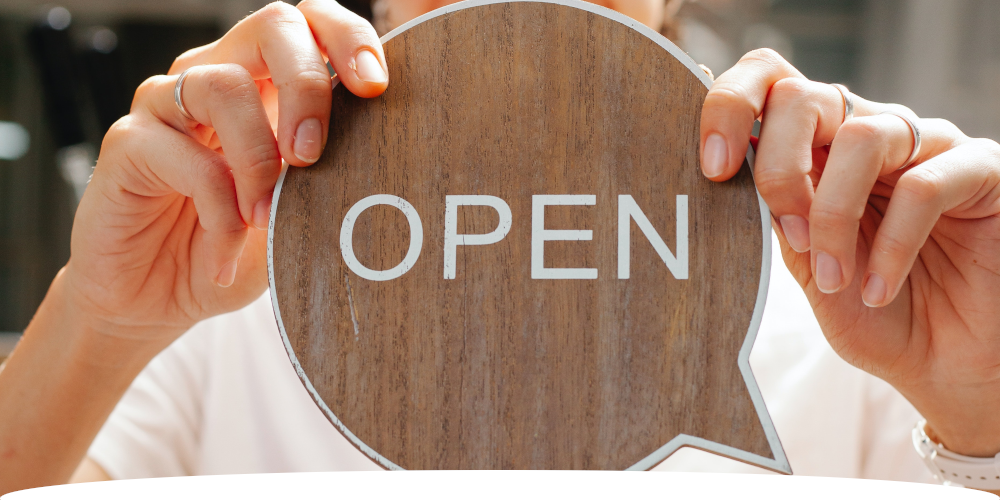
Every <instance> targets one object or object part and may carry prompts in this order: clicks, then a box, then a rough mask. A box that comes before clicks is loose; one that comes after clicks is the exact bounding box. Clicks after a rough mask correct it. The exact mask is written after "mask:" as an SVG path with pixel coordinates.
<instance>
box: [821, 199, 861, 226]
mask: <svg viewBox="0 0 1000 500" xmlns="http://www.w3.org/2000/svg"><path fill="white" fill-rule="evenodd" d="M858 219H860V215H859V216H855V214H853V213H851V210H850V209H849V208H848V207H845V206H843V205H842V204H837V203H834V202H829V201H824V200H820V199H816V200H814V201H813V205H812V207H811V208H810V209H809V225H810V226H811V227H813V228H815V229H816V230H817V231H839V230H843V229H850V228H853V226H854V224H855V223H857V221H858Z"/></svg>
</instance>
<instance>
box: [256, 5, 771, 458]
mask: <svg viewBox="0 0 1000 500" xmlns="http://www.w3.org/2000/svg"><path fill="white" fill-rule="evenodd" d="M383 42H384V43H385V53H386V58H387V61H388V65H389V75H390V77H391V83H390V85H389V89H388V91H387V92H386V93H385V94H384V95H383V96H381V97H379V98H376V99H370V100H366V99H361V98H358V97H355V96H353V95H351V94H350V93H349V92H348V91H347V90H346V89H344V88H343V87H342V86H338V87H336V88H334V91H333V111H332V121H331V125H330V135H329V137H330V139H329V142H328V144H327V147H326V150H325V152H324V153H323V156H322V158H320V160H319V162H317V163H316V164H315V165H314V166H312V167H309V168H294V167H292V168H289V169H288V170H287V171H286V173H285V174H284V175H283V177H282V179H281V181H280V182H279V184H278V187H277V189H276V191H275V197H274V199H275V202H274V204H273V208H272V210H273V213H272V217H271V220H272V226H271V231H270V236H269V238H270V248H269V259H270V269H269V271H270V279H271V294H272V295H271V296H272V300H273V301H274V310H275V314H276V316H277V321H278V326H279V329H280V331H281V334H282V336H283V337H284V340H285V345H286V347H287V349H288V354H289V357H290V358H291V360H292V363H293V364H294V365H295V367H296V369H297V370H298V373H299V376H300V377H301V379H302V381H303V383H304V385H305V386H306V388H307V389H308V390H309V392H310V393H311V394H312V397H313V398H314V399H315V401H316V403H317V404H318V405H319V406H320V407H321V408H322V410H323V411H324V412H325V413H326V415H327V417H328V418H329V419H330V421H331V422H332V423H333V424H334V425H336V426H337V428H338V429H339V430H340V431H341V432H343V433H344V435H345V436H347V438H348V439H349V440H350V441H351V442H353V443H354V444H355V445H356V446H357V447H358V448H359V449H361V450H362V451H363V452H364V453H366V454H368V456H370V457H371V458H372V459H373V460H375V461H377V462H378V463H379V464H381V465H382V466H383V467H386V468H389V469H648V468H650V467H652V466H654V465H656V464H657V463H659V462H660V461H662V460H663V459H665V458H666V457H667V456H669V455H670V454H671V453H673V452H674V451H676V450H677V449H678V448H680V447H681V446H692V447H696V448H701V449H704V450H707V451H710V452H713V453H717V454H721V455H725V456H729V457H733V458H736V459H738V460H742V461H745V462H749V463H753V464H757V465H760V466H762V467H765V468H768V469H772V470H777V471H782V472H790V469H789V466H788V461H787V460H786V459H785V456H784V453H783V451H782V449H781V445H780V443H779V442H778V438H777V436H776V434H775V432H774V428H773V426H772V425H771V421H770V418H769V417H768V415H767V411H766V409H765V408H764V404H763V401H762V399H761V397H760V393H759V391H758V389H757V386H756V384H755V383H754V380H753V376H752V374H751V372H750V367H749V363H748V357H749V354H750V348H751V347H752V345H753V339H754V336H755V335H756V332H757V326H758V324H759V322H760V317H761V313H762V311H763V306H764V300H765V296H766V293H767V277H768V274H769V267H770V241H771V240H770V219H769V218H768V216H767V214H768V211H767V207H765V206H764V204H763V202H762V201H761V200H760V198H759V197H758V196H757V193H756V191H755V188H754V184H753V178H752V173H751V171H750V166H749V161H748V164H746V165H744V168H743V170H742V171H741V172H740V174H739V175H737V176H736V177H735V178H734V179H733V180H731V181H729V182H726V183H722V184H716V183H712V182H710V181H708V180H706V179H705V178H704V177H703V176H702V175H701V173H700V170H699V165H698V161H699V160H698V148H699V146H698V136H699V131H698V127H699V115H700V111H701V106H702V102H703V100H704V98H705V94H706V92H707V86H708V84H709V83H710V82H709V81H708V79H707V78H706V76H705V75H704V74H703V72H702V71H701V70H700V69H699V68H698V67H697V66H696V65H695V64H694V63H693V62H692V61H691V60H690V59H689V58H688V57H687V56H686V55H685V54H684V53H683V52H682V51H680V50H679V49H678V48H677V47H675V46H674V45H672V44H671V43H670V42H669V41H667V40H666V39H664V38H663V37H661V36H660V35H658V34H656V33H655V32H653V31H651V30H649V29H647V28H645V27H644V26H642V25H640V24H639V23H637V22H635V21H633V20H631V19H629V18H626V17H624V16H621V15H619V14H617V13H615V12H613V11H610V10H608V9H604V8H601V7H597V6H595V5H593V4H590V3H584V2H577V1H567V0H561V1H555V0H549V1H530V2H522V1H514V2H499V1H484V0H479V1H470V2H462V3H460V4H456V5H452V6H450V7H446V8H444V9H440V10H437V11H434V12H432V13H431V14H428V15H427V16H424V17H421V18H419V19H417V20H415V21H414V22H411V23H409V24H407V25H405V26H403V27H401V28H400V29H398V30H396V31H394V32H392V33H390V34H389V35H387V36H386V37H385V38H384V39H383Z"/></svg>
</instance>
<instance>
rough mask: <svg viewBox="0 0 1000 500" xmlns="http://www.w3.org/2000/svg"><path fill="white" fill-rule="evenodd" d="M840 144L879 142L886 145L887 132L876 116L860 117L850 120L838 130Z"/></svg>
mask: <svg viewBox="0 0 1000 500" xmlns="http://www.w3.org/2000/svg"><path fill="white" fill-rule="evenodd" d="M835 140H836V141H837V142H838V143H840V144H847V145H859V144H878V145H884V144H885V142H886V134H885V130H884V129H883V127H882V126H881V125H880V124H879V122H878V119H876V118H875V117H869V116H864V117H858V118H855V119H853V120H848V121H847V122H845V123H844V124H843V125H841V126H840V129H839V130H837V137H836V139H835Z"/></svg>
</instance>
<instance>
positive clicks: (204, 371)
mask: <svg viewBox="0 0 1000 500" xmlns="http://www.w3.org/2000/svg"><path fill="white" fill-rule="evenodd" d="M773 248H774V249H775V251H774V256H773V258H772V272H771V282H770V293H769V296H768V301H767V306H766V308H765V310H764V317H763V321H762V324H761V329H760V332H759V333H758V337H757V341H756V344H755V345H754V348H753V351H752V353H751V356H750V365H751V367H752V368H753V372H754V375H755V377H756V379H757V382H758V384H759V385H760V389H761V393H762V395H763V397H764V402H765V403H766V405H767V409H768V412H769V413H770V415H771V418H772V420H773V422H774V426H775V429H776V430H777V432H778V437H779V438H780V439H781V442H782V445H783V446H784V449H785V453H786V455H787V456H788V460H789V462H790V464H791V466H792V470H793V472H794V473H795V474H802V475H815V476H836V477H855V478H869V479H888V480H898V481H917V482H933V479H932V478H931V476H930V473H929V472H928V471H927V469H926V468H925V466H924V464H923V462H921V461H920V459H919V458H918V457H917V456H916V454H915V452H914V450H913V447H912V445H911V444H910V430H911V429H912V428H913V424H914V423H915V422H916V421H917V419H918V418H919V417H918V414H917V412H916V410H914V409H913V407H912V406H911V405H910V404H909V403H908V402H907V401H906V400H905V399H904V398H903V397H902V396H900V395H899V393H898V392H896V391H895V390H894V389H893V388H892V387H891V386H889V385H888V384H887V383H885V382H883V381H882V380H879V379H878V378H875V377H873V376H871V375H869V374H867V373H865V372H862V371H861V370H858V369H856V368H854V367H852V366H850V365H848V364H847V363H846V362H844V361H843V360H841V359H840V358H839V357H838V356H837V355H836V354H835V353H834V352H833V350H832V349H831V348H830V346H829V344H827V343H826V340H825V339H824V338H823V334H822V332H821V331H820V328H819V325H818V324H817V323H816V319H815V317H814V316H813V314H812V309H811V308H810V306H809V303H808V302H807V300H806V297H805V294H804V293H803V292H802V290H801V289H800V288H799V286H798V284H797V283H796V282H795V280H794V279H793V278H792V276H791V274H790V273H789V272H788V270H787V269H786V268H785V266H784V263H783V261H782V259H781V255H780V253H779V252H778V250H777V249H778V242H777V240H776V239H775V240H774V241H773ZM88 454H89V456H90V457H91V458H92V459H93V460H94V461H96V462H97V463H98V464H100V465H101V466H102V467H103V468H104V470H105V471H106V472H107V473H108V474H109V475H110V476H111V477H112V478H115V479H133V478H144V477H162V476H179V475H202V474H238V473H264V472H306V471H329V470H378V469H379V467H378V466H376V465H375V464H374V463H373V462H372V461H370V460H369V459H368V458H367V457H365V456H364V455H363V454H362V453H361V452H359V451H358V450H357V449H355V448H354V447H353V446H352V445H351V444H350V443H349V442H348V441H347V440H346V439H345V438H344V437H343V436H342V435H341V434H340V433H339V432H337V431H336V430H335V429H334V427H333V425H331V424H330V423H329V422H328V421H327V420H326V417H325V416H324V415H323V414H322V413H321V412H320V410H319V409H318V408H317V407H316V405H315V403H313V401H312V399H310V397H309V395H308V394H307V393H306V390H305V389H304V388H303V386H302V383H301V382H300V381H299V379H298V377H297V376H296V375H295V371H294V370H293V368H292V365H291V363H290V362H289V361H288V356H287V354H286V353H285V349H284V346H283V345H282V342H281V338H280V336H279V334H278V330H277V327H276V325H275V320H274V313H273V312H272V310H271V303H270V297H269V295H268V294H264V296H262V297H261V298H260V299H258V300H256V301H255V302H254V303H252V304H250V305H249V306H247V307H245V308H243V309H241V310H239V311H236V312H233V313H229V314H224V315H221V316H217V317H215V318H212V319H209V320H206V321H203V322H201V323H199V324H197V325H195V327H194V328H192V329H191V330H190V331H189V332H187V333H185V334H184V335H183V336H182V337H181V338H180V339H178V340H177V341H176V342H174V343H173V345H171V346H170V347H169V348H167V349H166V350H165V351H163V352H162V353H161V354H160V355H159V356H157V357H156V358H155V359H154V360H153V361H152V362H151V363H150V364H149V366H147V367H146V369H145V370H144V371H143V372H142V374H141V375H139V377H138V378H137V379H136V380H135V382H133V384H132V386H131V387H130V388H129V390H128V391H127V392H126V394H125V396H124V397H123V398H122V400H121V402H119V403H118V406H117V407H116V408H115V410H114V412H113V413H112V414H111V417H110V418H109V419H108V421H107V423H105V425H104V427H103V429H102V430H101V432H100V433H99V434H98V436H97V438H96V439H95V440H94V443H93V444H92V445H91V447H90V451H89V453H88ZM655 470H680V471H706V472H707V471H712V472H762V470H761V469H757V468H755V467H753V466H749V465H745V464H742V463H739V462H736V461H733V460H729V459H726V458H722V457H718V456H715V455H711V454H708V453H705V452H702V451H699V450H694V449H686V448H685V449H681V450H679V451H678V452H677V453H675V454H674V455H673V456H671V457H670V458H669V459H667V460H666V461H664V462H663V463H662V464H660V465H659V466H657V467H656V469H655Z"/></svg>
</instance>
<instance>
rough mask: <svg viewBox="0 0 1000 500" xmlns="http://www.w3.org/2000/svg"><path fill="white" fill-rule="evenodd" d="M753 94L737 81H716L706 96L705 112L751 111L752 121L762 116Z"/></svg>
mask: <svg viewBox="0 0 1000 500" xmlns="http://www.w3.org/2000/svg"><path fill="white" fill-rule="evenodd" d="M752 95H753V94H752V93H751V91H750V89H748V88H747V87H746V86H745V85H743V84H742V83H740V82H736V81H726V82H723V81H718V80H717V81H716V83H715V84H714V85H712V88H711V89H710V90H709V91H708V95H706V96H705V104H704V108H703V109H705V110H733V109H749V110H751V111H750V112H751V113H752V114H753V116H752V117H750V120H751V121H753V118H756V117H757V116H758V115H760V112H761V110H760V109H757V107H756V105H755V104H754V102H753V99H752V98H751V96H752Z"/></svg>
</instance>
